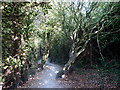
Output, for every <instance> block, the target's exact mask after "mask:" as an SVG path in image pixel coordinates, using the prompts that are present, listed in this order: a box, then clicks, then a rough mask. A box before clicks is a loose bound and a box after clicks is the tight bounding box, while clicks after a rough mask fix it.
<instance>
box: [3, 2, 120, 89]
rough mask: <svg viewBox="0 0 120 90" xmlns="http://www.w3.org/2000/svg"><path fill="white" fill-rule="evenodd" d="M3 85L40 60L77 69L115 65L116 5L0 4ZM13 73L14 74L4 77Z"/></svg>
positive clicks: (119, 39)
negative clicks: (0, 10)
mask: <svg viewBox="0 0 120 90" xmlns="http://www.w3.org/2000/svg"><path fill="white" fill-rule="evenodd" d="M1 8H2V48H3V52H2V55H3V57H2V62H3V79H4V83H5V84H4V87H17V86H18V85H20V84H21V82H22V81H24V73H25V72H26V71H27V70H28V69H29V68H31V67H33V66H34V62H37V61H38V60H39V59H40V58H41V59H42V60H43V61H45V60H46V59H47V58H48V57H49V58H50V61H51V62H54V63H58V64H60V65H63V71H67V70H69V69H70V68H71V67H76V68H82V67H84V68H100V67H102V68H105V69H113V70H114V69H117V70H118V69H119V68H120V62H119V59H120V56H119V55H120V47H119V46H120V25H119V23H120V12H119V9H120V4H119V3H105V2H104V3H100V2H59V3H55V2H50V3H46V2H41V3H33V2H31V3H29V2H28V3H27V2H26V3H25V2H19V3H18V2H3V3H2V6H1ZM9 77H13V78H9Z"/></svg>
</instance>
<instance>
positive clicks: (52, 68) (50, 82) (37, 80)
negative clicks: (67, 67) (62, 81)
mask: <svg viewBox="0 0 120 90" xmlns="http://www.w3.org/2000/svg"><path fill="white" fill-rule="evenodd" d="M60 70H61V67H60V66H58V65H55V64H52V63H47V64H46V65H45V66H44V69H43V71H42V72H39V73H37V74H36V75H35V76H34V77H33V78H30V79H31V81H29V82H28V83H27V84H26V85H25V87H28V88H62V86H61V85H59V82H58V80H56V79H55V77H56V74H57V72H58V71H60Z"/></svg>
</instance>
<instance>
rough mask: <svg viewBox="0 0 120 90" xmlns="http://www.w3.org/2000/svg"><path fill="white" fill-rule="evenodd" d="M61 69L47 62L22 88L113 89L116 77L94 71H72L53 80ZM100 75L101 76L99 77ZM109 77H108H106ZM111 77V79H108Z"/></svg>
mask: <svg viewBox="0 0 120 90" xmlns="http://www.w3.org/2000/svg"><path fill="white" fill-rule="evenodd" d="M61 69H62V68H61V67H60V66H59V65H56V64H52V63H49V62H47V64H46V65H45V66H44V69H43V71H41V72H37V74H35V76H34V77H31V78H29V80H28V82H27V83H26V84H25V85H24V86H23V88H24V87H25V88H101V87H102V88H105V87H106V88H115V87H116V82H115V81H114V78H115V77H116V76H114V75H110V74H105V73H102V72H101V71H99V70H96V69H88V70H84V69H81V71H79V72H80V73H79V72H78V71H77V72H76V71H74V72H72V73H69V74H68V75H66V76H65V78H61V79H55V78H56V74H57V72H58V71H60V70H61ZM101 75H102V76H101ZM108 76H109V77H108ZM110 77H111V78H110Z"/></svg>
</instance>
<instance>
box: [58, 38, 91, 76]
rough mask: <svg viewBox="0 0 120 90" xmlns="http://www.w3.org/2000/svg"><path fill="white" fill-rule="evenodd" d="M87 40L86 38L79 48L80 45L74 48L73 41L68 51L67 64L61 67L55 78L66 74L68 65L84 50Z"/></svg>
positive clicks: (68, 68)
mask: <svg viewBox="0 0 120 90" xmlns="http://www.w3.org/2000/svg"><path fill="white" fill-rule="evenodd" d="M89 40H90V39H88V40H86V41H85V42H84V44H83V46H82V48H80V47H77V48H75V47H76V46H75V43H73V45H72V48H71V51H70V54H69V60H68V62H67V64H65V66H64V67H63V69H62V70H61V71H59V72H58V73H57V76H56V78H61V77H62V75H63V74H66V73H67V72H68V71H69V70H70V67H71V66H72V64H73V63H74V62H75V60H76V58H77V57H78V56H79V55H80V54H82V53H83V52H84V51H85V49H86V46H87V44H88V42H89ZM79 49H80V50H79ZM78 50H79V51H78ZM77 51H78V52H77Z"/></svg>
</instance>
